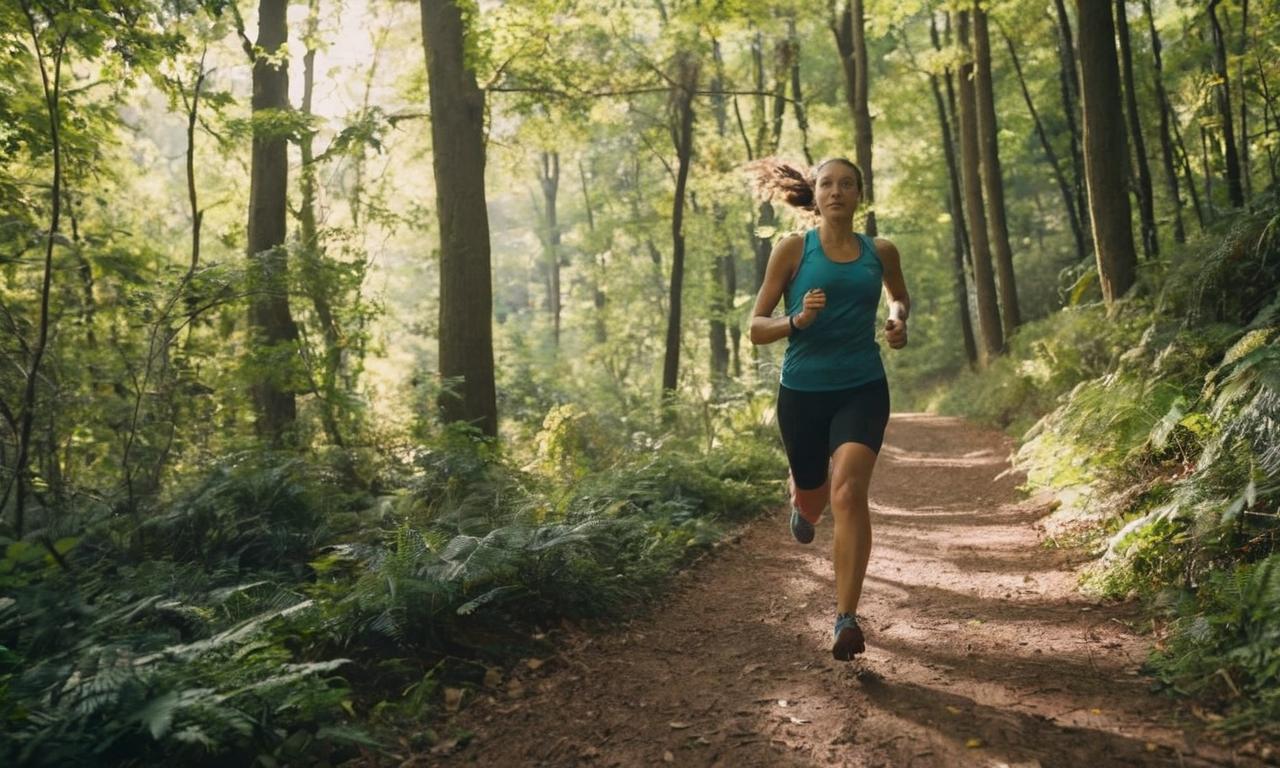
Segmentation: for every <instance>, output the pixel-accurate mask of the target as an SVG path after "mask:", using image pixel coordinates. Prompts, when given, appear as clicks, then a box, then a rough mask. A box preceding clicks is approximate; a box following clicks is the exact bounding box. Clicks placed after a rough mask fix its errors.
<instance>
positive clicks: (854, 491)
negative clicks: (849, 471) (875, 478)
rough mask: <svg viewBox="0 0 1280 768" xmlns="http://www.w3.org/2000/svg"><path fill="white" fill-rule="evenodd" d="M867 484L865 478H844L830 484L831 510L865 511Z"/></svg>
mask: <svg viewBox="0 0 1280 768" xmlns="http://www.w3.org/2000/svg"><path fill="white" fill-rule="evenodd" d="M867 486H868V483H867V482H866V481H865V480H862V479H860V478H856V477H849V478H844V479H843V480H841V481H839V482H836V483H833V484H832V486H831V510H832V511H833V512H853V513H860V512H861V513H865V512H866V511H867Z"/></svg>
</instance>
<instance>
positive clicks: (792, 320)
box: [787, 315, 801, 336]
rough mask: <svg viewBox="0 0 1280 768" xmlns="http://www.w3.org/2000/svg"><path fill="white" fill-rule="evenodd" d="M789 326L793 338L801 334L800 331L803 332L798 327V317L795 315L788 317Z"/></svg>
mask: <svg viewBox="0 0 1280 768" xmlns="http://www.w3.org/2000/svg"><path fill="white" fill-rule="evenodd" d="M787 325H789V326H791V335H792V336H795V335H796V334H797V333H799V332H800V330H801V329H800V326H798V325H796V316H795V315H787Z"/></svg>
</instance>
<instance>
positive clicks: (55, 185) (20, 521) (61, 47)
mask: <svg viewBox="0 0 1280 768" xmlns="http://www.w3.org/2000/svg"><path fill="white" fill-rule="evenodd" d="M22 10H23V12H24V13H25V14H26V17H27V22H28V29H29V31H30V33H31V42H32V44H33V46H34V49H35V54H36V62H37V64H38V66H39V68H40V83H41V87H42V88H43V91H42V95H43V96H44V103H45V110H46V112H47V113H48V115H49V149H50V154H51V155H52V157H53V179H52V181H51V185H50V187H51V188H50V190H49V206H50V211H49V229H48V231H47V232H46V233H45V238H44V272H43V276H42V277H41V280H40V318H39V320H38V321H37V325H36V333H37V335H36V342H35V345H34V346H29V345H28V344H27V343H26V341H25V340H23V341H22V342H21V346H22V348H23V350H24V351H26V352H27V353H28V362H27V366H26V371H25V373H26V376H25V377H24V382H23V388H22V401H21V404H20V406H19V411H18V414H17V419H16V422H17V424H16V429H15V430H14V431H15V432H16V433H17V434H16V437H17V451H16V453H17V455H16V456H15V458H14V465H13V474H12V475H11V476H10V478H9V482H8V483H7V484H6V485H5V488H4V494H3V495H0V510H3V509H4V505H5V503H6V502H7V501H8V499H9V492H10V489H13V491H14V515H13V527H14V532H15V534H16V536H17V538H22V535H23V533H24V532H25V528H26V513H27V494H28V493H29V492H30V490H31V486H30V483H31V478H29V477H28V476H27V470H28V468H29V467H30V465H31V441H32V433H33V431H34V428H35V417H36V405H37V402H36V401H37V396H38V386H37V385H38V383H39V381H40V378H41V377H40V366H41V363H42V362H43V361H44V355H45V351H46V349H47V348H48V343H49V324H50V307H49V303H50V298H51V296H52V294H53V247H54V244H55V241H56V239H57V238H56V235H57V234H58V225H59V223H60V219H61V215H62V182H63V178H62V174H63V169H62V130H61V129H62V114H61V109H62V104H61V99H62V59H63V55H64V54H65V53H66V43H67V34H68V33H66V32H64V33H63V34H62V35H61V37H59V38H58V40H57V42H56V43H54V44H53V46H52V49H51V50H50V51H48V52H46V51H45V50H44V48H43V46H42V45H41V41H40V27H41V23H40V21H38V20H37V19H36V16H35V12H34V11H33V10H32V9H31V8H30V7H29V6H28V5H27V4H25V3H24V4H23V6H22ZM51 21H52V20H51ZM51 26H52V25H51ZM47 58H52V60H53V72H52V73H50V72H49V68H48V61H47ZM5 414H6V416H7V417H9V418H10V419H11V423H12V421H13V419H12V413H11V412H10V411H9V410H8V409H7V408H6V410H5Z"/></svg>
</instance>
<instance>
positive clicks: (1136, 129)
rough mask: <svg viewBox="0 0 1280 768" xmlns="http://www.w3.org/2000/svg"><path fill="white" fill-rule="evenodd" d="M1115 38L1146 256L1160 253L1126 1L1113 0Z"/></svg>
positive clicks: (1143, 249)
mask: <svg viewBox="0 0 1280 768" xmlns="http://www.w3.org/2000/svg"><path fill="white" fill-rule="evenodd" d="M1115 13H1116V37H1117V39H1119V41H1120V65H1121V66H1120V75H1121V78H1122V79H1123V83H1124V98H1125V118H1126V119H1127V120H1128V123H1129V140H1130V142H1131V143H1130V146H1131V147H1132V148H1133V168H1134V171H1135V173H1136V176H1137V180H1138V184H1137V190H1136V191H1137V193H1138V218H1139V219H1140V220H1141V221H1142V253H1143V255H1144V256H1145V257H1146V258H1148V259H1154V258H1157V257H1159V255H1160V241H1159V238H1158V236H1157V232H1156V209H1155V201H1154V199H1153V198H1152V190H1151V167H1150V165H1149V164H1148V163H1147V143H1146V141H1144V140H1143V138H1142V119H1141V115H1140V114H1139V113H1138V92H1137V88H1136V81H1135V80H1134V77H1133V51H1132V47H1131V45H1130V42H1129V13H1128V11H1127V10H1126V8H1125V0H1116V2H1115Z"/></svg>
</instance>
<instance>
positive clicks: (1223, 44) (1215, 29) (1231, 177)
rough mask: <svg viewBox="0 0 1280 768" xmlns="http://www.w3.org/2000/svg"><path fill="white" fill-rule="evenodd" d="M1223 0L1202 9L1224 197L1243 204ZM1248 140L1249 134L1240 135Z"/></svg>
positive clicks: (1212, 0) (1211, 2) (1212, 2)
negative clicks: (1210, 62) (1206, 26)
mask: <svg viewBox="0 0 1280 768" xmlns="http://www.w3.org/2000/svg"><path fill="white" fill-rule="evenodd" d="M1221 2H1222V0H1209V5H1208V7H1207V8H1206V9H1205V10H1206V15H1207V16H1208V18H1209V32H1210V34H1211V37H1212V40H1213V72H1214V74H1215V75H1216V76H1217V77H1216V80H1217V85H1216V87H1215V88H1214V92H1215V94H1216V96H1217V99H1216V102H1217V105H1218V114H1219V115H1220V116H1221V117H1222V151H1223V154H1224V155H1225V156H1226V164H1227V198H1228V199H1229V200H1230V201H1231V205H1233V206H1235V207H1236V208H1239V207H1241V206H1242V205H1244V186H1243V183H1242V182H1241V180H1240V156H1239V154H1237V152H1236V135H1235V128H1234V127H1233V123H1234V121H1235V115H1234V114H1232V111H1231V79H1230V77H1229V75H1228V73H1227V40H1226V35H1224V34H1223V32H1222V24H1220V23H1219V22H1218V10H1217V9H1218V5H1219V4H1220V3H1221ZM1242 140H1244V141H1247V140H1248V137H1242Z"/></svg>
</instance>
